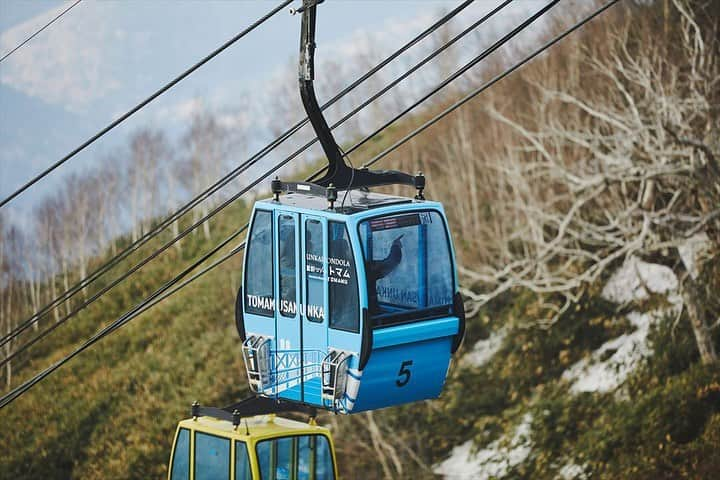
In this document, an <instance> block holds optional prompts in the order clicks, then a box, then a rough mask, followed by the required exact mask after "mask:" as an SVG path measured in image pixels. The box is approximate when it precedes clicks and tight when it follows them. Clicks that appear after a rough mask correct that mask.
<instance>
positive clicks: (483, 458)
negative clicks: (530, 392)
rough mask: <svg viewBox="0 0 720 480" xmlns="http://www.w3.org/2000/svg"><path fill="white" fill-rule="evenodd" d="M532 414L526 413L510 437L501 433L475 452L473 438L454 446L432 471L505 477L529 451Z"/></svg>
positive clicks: (464, 479) (481, 478)
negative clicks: (498, 437) (500, 436)
mask: <svg viewBox="0 0 720 480" xmlns="http://www.w3.org/2000/svg"><path fill="white" fill-rule="evenodd" d="M532 419H533V417H532V415H531V414H529V413H527V414H525V415H524V416H523V418H522V421H521V422H520V424H519V425H518V426H517V427H516V428H515V431H514V432H513V435H512V437H511V438H508V436H505V437H502V438H500V439H498V440H495V441H493V442H491V443H490V444H489V445H488V446H487V447H485V448H483V449H481V450H479V451H478V452H476V453H473V452H472V448H473V441H472V440H468V441H467V442H465V443H463V444H462V445H460V446H457V447H455V448H453V450H452V453H451V454H450V457H448V458H447V459H446V460H445V461H443V462H441V463H440V464H438V465H436V466H435V468H434V469H433V471H434V472H435V473H436V474H438V475H442V476H443V477H444V478H447V479H451V480H486V479H490V478H495V477H503V476H505V475H507V473H508V471H509V470H510V469H511V468H513V467H514V466H516V465H519V464H521V463H522V462H524V461H525V460H526V459H527V457H528V456H529V455H530V451H531V449H532V442H531V438H530V433H531V428H532Z"/></svg>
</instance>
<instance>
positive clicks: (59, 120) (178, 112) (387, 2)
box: [0, 0, 543, 216]
mask: <svg viewBox="0 0 720 480" xmlns="http://www.w3.org/2000/svg"><path fill="white" fill-rule="evenodd" d="M499 2H500V0H477V2H476V5H474V6H475V7H477V8H476V9H475V13H476V14H477V10H478V9H481V10H483V11H487V10H489V9H490V8H492V7H493V6H495V5H496V4H498V3H499ZM71 3H72V2H71V1H57V0H0V55H4V54H5V53H6V52H8V51H10V50H11V49H12V48H13V47H14V46H16V45H17V44H19V43H20V42H21V41H22V40H24V39H25V38H27V37H28V36H29V35H30V34H31V33H33V32H35V31H36V30H37V29H38V28H39V27H41V26H42V25H44V24H45V23H47V22H48V21H49V20H50V19H52V18H53V17H54V16H56V15H57V14H58V13H59V12H60V11H62V10H63V9H65V8H67V7H68V6H69V5H70V4H71ZM278 3H279V0H222V1H220V0H207V1H200V0H173V1H169V0H149V1H140V0H82V1H81V2H80V3H79V4H78V5H77V6H75V7H74V8H73V9H71V10H70V11H69V12H68V13H67V14H65V15H64V16H63V17H62V18H61V19H60V20H58V21H57V22H55V23H54V24H53V25H51V26H50V27H49V28H48V29H46V30H45V31H43V32H42V33H40V34H39V35H38V36H37V37H36V38H34V39H33V40H31V41H30V42H29V43H28V44H26V45H25V46H24V47H22V48H21V49H19V50H18V51H17V52H15V53H14V54H13V55H11V56H10V57H8V58H7V59H6V60H4V61H3V62H2V63H0V145H2V147H1V148H0V197H2V198H4V197H6V196H7V195H9V194H10V193H12V192H13V191H15V190H16V189H17V188H18V187H20V186H21V185H22V184H23V183H24V182H25V181H27V180H29V179H30V178H32V177H34V176H35V175H37V173H39V172H40V171H42V170H43V169H44V168H46V167H47V166H49V165H51V164H52V163H54V162H55V161H57V160H59V159H60V158H62V157H63V156H64V155H65V154H67V153H69V152H70V151H72V150H73V149H74V148H75V147H76V146H78V145H79V144H81V143H82V142H83V141H84V140H86V139H87V138H89V137H91V136H92V135H93V134H94V133H96V132H97V131H99V130H100V129H101V128H102V127H104V126H105V125H107V124H108V123H110V122H111V121H112V120H114V119H115V118H117V117H118V116H119V115H121V114H122V113H123V112H125V111H126V110H129V109H130V108H131V107H132V106H134V105H135V104H137V103H138V102H139V101H140V100H142V99H144V98H145V97H147V96H148V95H149V94H150V93H152V92H154V91H155V90H156V89H158V88H159V87H160V86H161V85H163V84H165V83H166V82H167V81H168V80H169V79H171V78H173V77H174V76H176V75H177V74H179V73H180V72H182V71H183V70H185V69H186V68H187V67H188V66H190V65H192V64H193V63H195V62H196V61H198V60H199V59H200V58H202V57H204V56H205V55H206V54H207V53H209V52H210V51H212V50H213V49H215V48H217V47H218V46H219V45H221V44H222V43H224V42H225V41H226V40H228V39H229V38H231V37H232V36H233V35H235V34H236V33H237V32H238V31H240V30H242V29H243V28H245V27H246V26H247V25H249V24H250V23H252V22H253V21H254V20H256V19H257V18H259V17H260V16H262V15H263V14H264V13H266V12H267V11H269V10H270V9H271V8H273V7H274V6H275V5H277V4H278ZM458 3H459V0H452V1H450V0H384V1H383V0H328V1H326V2H324V3H323V4H322V5H321V6H320V7H319V10H318V26H317V43H318V50H317V53H316V55H317V57H318V60H319V61H321V60H322V59H323V58H327V56H329V55H334V56H336V57H338V58H337V60H338V61H342V57H343V56H344V55H349V54H350V53H352V52H353V51H356V50H357V49H362V48H363V42H362V39H363V38H367V36H377V35H385V36H386V38H388V39H389V42H397V44H396V45H392V48H396V47H397V46H399V45H400V44H401V43H400V42H404V41H407V40H408V39H410V38H412V36H414V35H415V34H417V33H418V32H419V31H421V30H422V29H424V28H425V27H426V26H428V25H429V24H430V23H432V21H433V20H434V19H435V18H437V16H438V14H439V12H440V11H442V10H449V9H451V8H453V7H454V6H456V5H457V4H458ZM516 3H517V4H519V8H524V9H528V8H530V7H537V6H539V5H540V4H542V3H543V2H539V1H536V0H518V1H517V2H516ZM299 4H300V1H299V0H298V2H297V5H299ZM297 5H296V6H297ZM469 20H471V19H468V21H469ZM299 25H300V16H299V15H298V16H292V15H290V14H289V13H288V12H286V11H283V12H280V13H279V14H277V15H276V16H274V17H273V18H272V19H270V20H269V21H268V22H266V23H265V24H264V25H262V26H261V27H260V28H258V29H256V30H255V31H253V32H252V33H250V34H249V35H248V36H247V37H245V38H243V39H241V40H240V41H239V42H238V43H236V44H235V45H233V46H232V47H230V48H229V49H228V50H226V51H225V52H223V53H222V54H221V55H219V56H218V57H216V58H215V59H213V60H212V61H211V62H210V63H208V64H207V65H206V66H204V67H203V68H201V69H200V70H198V71H197V72H195V73H193V74H192V75H191V76H190V77H188V78H187V79H185V80H184V81H183V82H181V83H180V84H178V85H177V86H176V87H174V88H172V89H171V90H170V91H168V92H167V93H165V94H163V95H162V96H161V97H159V98H158V99H157V100H155V101H154V102H153V103H151V104H150V105H149V106H148V107H146V108H144V109H143V110H141V111H140V112H138V113H137V114H136V115H135V116H133V117H131V118H130V119H129V120H128V121H126V122H124V123H123V124H122V125H121V126H120V127H118V128H117V129H115V130H113V131H112V132H111V133H110V134H108V135H106V136H105V137H103V138H102V139H101V140H99V141H98V142H96V143H95V144H94V145H93V146H91V147H90V148H88V149H86V150H85V151H83V152H82V153H81V154H79V155H77V156H76V157H75V158H73V159H71V160H70V161H69V162H67V164H65V165H63V166H62V167H61V168H60V169H58V171H55V172H53V173H52V174H50V175H49V176H48V177H46V178H45V179H43V180H42V181H41V182H40V183H39V184H37V185H36V186H33V187H32V188H31V189H30V190H28V191H27V192H26V193H25V194H23V195H21V196H20V197H18V198H17V199H16V200H14V201H13V203H12V204H11V207H12V208H11V210H13V211H14V212H16V213H15V215H16V216H17V215H18V214H23V212H26V211H27V210H28V209H29V208H31V207H32V205H33V204H34V203H35V202H37V201H38V199H40V198H41V197H42V196H43V195H45V194H47V193H48V192H52V190H53V188H57V186H58V184H59V181H60V180H61V179H62V177H63V175H66V174H68V173H71V172H76V171H82V170H83V169H85V168H88V167H89V166H90V165H92V164H93V163H94V162H95V163H96V162H98V161H102V159H103V158H104V157H107V155H106V154H107V153H109V152H111V151H112V150H113V149H114V148H117V147H118V145H122V144H123V143H125V142H127V138H128V135H129V134H130V133H131V132H132V131H133V130H135V129H137V128H139V127H142V126H145V125H154V126H160V127H162V128H164V129H170V130H172V129H173V128H176V129H177V128H181V127H182V126H183V125H187V123H188V121H189V119H190V117H191V115H192V113H193V111H194V110H195V109H196V108H197V103H198V99H201V101H202V103H204V104H205V105H207V106H209V107H211V108H213V109H219V110H222V109H233V108H234V109H235V110H236V111H237V110H240V111H241V110H242V108H241V107H240V106H242V105H244V104H245V103H247V100H248V98H247V97H256V96H257V95H260V94H261V93H262V92H263V90H264V87H265V86H266V85H267V83H268V82H269V81H272V80H273V79H277V77H278V72H279V71H280V70H281V69H282V67H283V66H287V65H288V63H289V62H296V61H297V60H296V58H297V51H298V44H299ZM323 55H325V57H323ZM318 76H320V75H318ZM318 81H322V80H321V79H318ZM268 115H269V114H268V113H267V112H265V111H263V109H260V111H259V113H258V111H254V112H248V114H247V115H245V117H244V118H242V121H244V122H270V121H272V118H269V117H268ZM18 212H19V213H18Z"/></svg>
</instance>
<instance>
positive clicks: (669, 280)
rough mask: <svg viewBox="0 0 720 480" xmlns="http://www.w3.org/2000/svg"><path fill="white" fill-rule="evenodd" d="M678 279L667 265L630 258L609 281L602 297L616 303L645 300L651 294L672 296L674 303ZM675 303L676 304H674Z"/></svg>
mask: <svg viewBox="0 0 720 480" xmlns="http://www.w3.org/2000/svg"><path fill="white" fill-rule="evenodd" d="M677 287H678V279H677V277H676V276H675V273H673V271H672V270H671V269H670V268H669V267H666V266H665V265H658V264H655V263H648V262H644V261H642V260H640V259H639V258H637V257H630V258H629V259H628V260H626V261H625V263H624V264H623V266H622V267H620V268H619V269H618V270H617V271H616V272H615V273H614V274H613V275H612V276H611V277H610V280H608V282H607V284H605V288H603V291H602V296H603V298H605V299H606V300H610V301H611V302H615V303H627V302H631V301H633V300H644V299H646V298H648V297H649V296H650V294H651V293H659V294H670V295H669V297H668V299H669V300H670V301H671V302H673V300H674V298H672V299H671V298H670V297H675V296H676V295H673V293H674V292H675V291H676V290H677ZM673 303H675V302H673Z"/></svg>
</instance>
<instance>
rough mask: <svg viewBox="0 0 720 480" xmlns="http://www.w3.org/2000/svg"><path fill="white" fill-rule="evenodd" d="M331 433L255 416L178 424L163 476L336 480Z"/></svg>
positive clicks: (205, 418)
mask: <svg viewBox="0 0 720 480" xmlns="http://www.w3.org/2000/svg"><path fill="white" fill-rule="evenodd" d="M336 478H337V467H336V461H335V450H334V447H333V442H332V437H331V436H330V431H329V430H328V429H327V428H324V427H321V426H318V425H316V424H315V421H314V420H313V419H310V421H309V422H308V423H304V422H298V421H295V420H289V419H287V418H282V417H276V416H275V415H258V416H253V417H250V418H243V419H242V420H240V418H239V417H237V419H236V420H235V421H230V420H227V419H221V418H213V417H211V416H193V418H189V419H187V420H183V421H181V422H180V423H179V424H178V427H177V430H176V433H175V440H174V441H173V448H172V453H171V456H170V465H169V468H168V480H335V479H336Z"/></svg>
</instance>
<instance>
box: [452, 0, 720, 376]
mask: <svg viewBox="0 0 720 480" xmlns="http://www.w3.org/2000/svg"><path fill="white" fill-rule="evenodd" d="M673 6H674V8H675V14H676V18H677V20H678V22H677V29H676V31H675V32H674V34H673V35H671V38H669V39H668V40H667V42H673V43H672V44H671V46H670V47H668V45H660V42H656V41H653V40H652V38H651V36H650V32H649V31H643V30H642V28H641V27H639V26H638V25H637V24H636V23H633V24H630V23H629V22H626V23H625V24H623V25H621V26H619V27H617V28H616V31H615V32H613V36H614V37H615V38H614V41H613V42H612V43H611V44H610V45H607V46H604V49H603V52H601V51H599V50H592V49H590V48H586V49H584V50H583V51H582V52H580V53H579V54H578V61H579V62H580V64H581V67H582V68H583V69H584V71H585V74H584V75H583V76H580V77H579V78H578V79H577V80H576V83H575V84H572V83H571V82H572V79H561V80H560V81H559V82H557V83H558V84H555V85H550V84H549V82H547V81H546V80H545V78H543V77H542V76H541V74H542V71H541V70H539V69H538V70H535V72H536V73H540V75H536V77H535V78H533V77H532V76H526V78H525V81H526V82H527V84H528V88H530V89H531V90H532V92H533V96H532V100H533V101H532V102H531V103H529V104H528V105H527V108H528V109H527V110H526V111H525V112H524V113H525V115H517V114H515V115H513V114H510V113H509V112H506V111H503V110H504V109H503V108H502V107H501V106H500V105H498V104H497V102H496V103H495V104H493V103H491V104H489V105H487V106H486V108H485V111H486V112H487V114H488V115H490V116H491V117H492V118H493V119H495V120H496V121H498V122H500V123H501V124H502V125H504V126H505V127H506V128H509V129H510V130H511V131H512V132H513V134H514V135H515V136H516V138H517V142H516V146H515V147H514V148H512V149H510V150H508V152H507V155H506V156H505V158H503V159H502V160H501V161H498V162H497V165H496V173H497V174H498V176H499V177H500V178H501V179H502V184H501V189H502V190H504V191H506V192H509V195H505V196H504V198H503V199H502V200H503V201H501V202H498V203H497V204H496V205H495V208H496V209H497V210H499V213H498V214H496V215H495V221H497V222H499V223H503V224H504V225H503V227H502V228H503V230H505V229H507V228H508V225H510V226H511V227H510V231H511V234H510V235H509V236H507V237H506V238H505V239H502V240H499V241H497V242H496V243H495V244H494V245H493V246H492V247H493V257H494V258H495V259H496V261H495V262H494V263H490V264H488V266H487V268H484V269H478V270H476V271H466V272H465V273H466V275H467V276H468V277H469V278H471V279H473V280H476V281H478V282H480V283H481V284H482V285H483V291H482V293H474V292H470V291H467V292H466V293H467V294H468V295H469V296H470V298H471V299H472V300H473V301H474V302H475V303H476V305H480V304H482V303H485V302H487V301H489V300H490V299H492V298H495V297H497V296H498V295H499V294H500V293H503V292H505V291H508V290H509V289H511V288H515V287H523V288H528V289H530V290H532V291H533V292H535V293H537V294H539V295H541V296H544V297H546V298H547V299H548V302H547V303H546V304H545V305H546V306H547V308H548V310H549V311H550V312H551V313H550V314H549V315H548V316H547V317H546V318H545V319H541V320H540V321H541V323H543V324H546V325H551V324H552V323H553V322H554V321H555V320H556V319H557V318H558V317H559V316H560V315H561V314H562V313H563V312H565V311H566V310H567V308H568V307H569V306H570V305H572V304H573V303H574V302H575V301H577V300H578V298H579V296H580V295H581V294H582V293H583V292H584V291H585V290H586V288H587V287H588V286H589V285H591V284H592V283H594V282H596V281H597V280H598V279H599V278H600V277H601V276H602V275H603V274H604V273H605V272H606V271H607V269H608V267H610V266H611V265H614V264H616V263H617V262H618V261H620V260H621V259H623V258H627V257H629V256H631V255H641V256H651V257H654V258H660V259H664V260H663V261H664V263H667V264H668V265H672V266H673V268H675V270H676V272H677V274H678V276H679V277H680V278H681V280H682V282H681V285H682V287H681V288H682V296H683V299H684V302H685V307H686V311H687V313H688V316H689V319H690V322H691V324H692V327H693V331H694V333H695V337H696V341H697V344H698V349H699V351H700V355H701V359H702V361H703V362H704V363H712V362H716V361H717V353H716V352H715V349H714V345H713V341H712V336H711V335H710V329H711V312H709V311H708V309H707V308H706V304H707V298H704V297H703V290H702V289H701V288H700V284H699V282H700V281H701V280H700V278H701V276H702V275H703V272H704V271H705V270H706V267H707V266H708V265H710V264H712V263H713V262H717V258H718V255H720V236H719V235H718V232H720V165H719V164H718V160H717V158H718V153H717V152H718V143H717V142H718V140H717V139H718V136H719V134H720V128H719V125H720V122H719V118H718V100H719V99H720V94H719V93H718V92H720V88H718V86H720V69H719V66H718V62H717V58H718V38H717V31H718V29H717V18H714V19H712V18H705V17H702V18H698V16H699V15H701V13H702V9H701V8H699V7H697V5H695V6H694V8H691V6H690V4H689V3H688V2H685V1H681V0H673ZM713 22H714V23H713ZM701 23H703V26H702V27H701ZM587 78H592V79H593V82H592V84H590V83H588V82H585V81H583V80H584V79H587ZM563 82H564V84H563ZM697 235H702V238H705V239H707V242H706V245H705V248H704V249H703V250H704V254H703V256H702V258H699V257H695V258H693V259H692V260H686V259H685V261H683V260H684V259H683V258H681V255H680V252H679V250H678V249H682V248H684V246H685V245H686V244H687V243H688V241H689V239H691V238H697ZM697 262H699V264H697ZM691 271H693V272H696V273H695V275H692V274H690V273H689V272H691ZM558 296H559V297H561V298H562V299H563V301H562V302H561V304H557V303H555V302H554V301H552V299H554V298H557V297H558Z"/></svg>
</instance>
